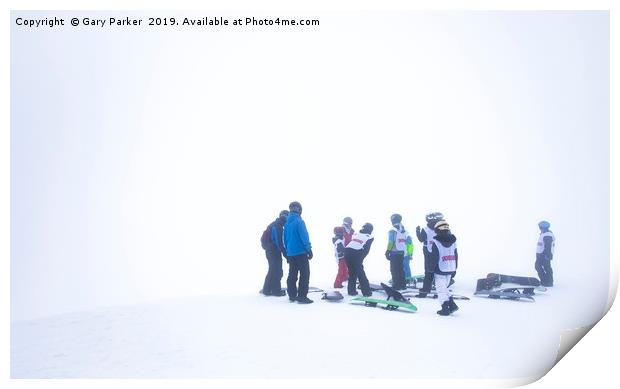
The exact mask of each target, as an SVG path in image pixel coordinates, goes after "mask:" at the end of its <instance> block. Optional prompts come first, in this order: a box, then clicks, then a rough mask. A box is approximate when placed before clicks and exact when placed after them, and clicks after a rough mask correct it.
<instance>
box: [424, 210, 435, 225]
mask: <svg viewBox="0 0 620 389" xmlns="http://www.w3.org/2000/svg"><path fill="white" fill-rule="evenodd" d="M424 218H425V219H426V222H427V223H430V222H432V221H434V220H435V213H434V212H433V213H429V214H428V215H426V216H425V217H424Z"/></svg>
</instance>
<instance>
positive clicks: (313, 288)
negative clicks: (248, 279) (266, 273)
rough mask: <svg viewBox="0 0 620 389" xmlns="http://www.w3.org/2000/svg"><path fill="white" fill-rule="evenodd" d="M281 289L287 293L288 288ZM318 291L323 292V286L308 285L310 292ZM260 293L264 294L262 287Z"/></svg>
mask: <svg viewBox="0 0 620 389" xmlns="http://www.w3.org/2000/svg"><path fill="white" fill-rule="evenodd" d="M281 291H282V292H283V293H286V288H282V289H281ZM316 292H323V289H321V288H317V287H315V286H310V287H308V293H316ZM258 293H260V294H262V293H263V290H262V289H261V290H259V291H258Z"/></svg>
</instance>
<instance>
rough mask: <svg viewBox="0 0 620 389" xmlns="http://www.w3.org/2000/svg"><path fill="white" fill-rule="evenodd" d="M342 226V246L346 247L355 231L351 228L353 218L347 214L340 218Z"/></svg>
mask: <svg viewBox="0 0 620 389" xmlns="http://www.w3.org/2000/svg"><path fill="white" fill-rule="evenodd" d="M342 227H344V246H345V247H347V245H348V244H349V242H350V241H351V237H352V236H353V233H354V232H355V230H354V229H353V219H351V218H350V217H348V216H347V217H345V218H344V219H342Z"/></svg>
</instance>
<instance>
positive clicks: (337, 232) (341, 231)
mask: <svg viewBox="0 0 620 389" xmlns="http://www.w3.org/2000/svg"><path fill="white" fill-rule="evenodd" d="M334 235H336V236H343V235H344V227H334Z"/></svg>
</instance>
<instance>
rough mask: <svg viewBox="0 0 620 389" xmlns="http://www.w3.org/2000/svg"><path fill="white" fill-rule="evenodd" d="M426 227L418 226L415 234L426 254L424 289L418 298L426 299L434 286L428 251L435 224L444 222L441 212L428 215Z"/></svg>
mask: <svg viewBox="0 0 620 389" xmlns="http://www.w3.org/2000/svg"><path fill="white" fill-rule="evenodd" d="M425 219H426V226H424V227H422V228H420V226H417V227H416V229H415V234H416V236H417V238H418V240H419V241H420V242H422V244H423V247H422V253H423V254H424V281H423V282H422V289H420V293H418V294H417V295H416V297H420V298H424V297H426V295H427V294H428V293H429V292H430V291H431V287H432V285H433V274H434V272H433V271H434V269H433V262H432V260H431V254H430V252H429V251H428V250H429V247H430V244H431V240H432V239H433V238H434V237H435V235H436V234H435V230H434V229H433V228H434V227H435V223H437V222H438V221H440V220H443V214H441V212H432V213H429V214H428V215H426V218H425Z"/></svg>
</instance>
